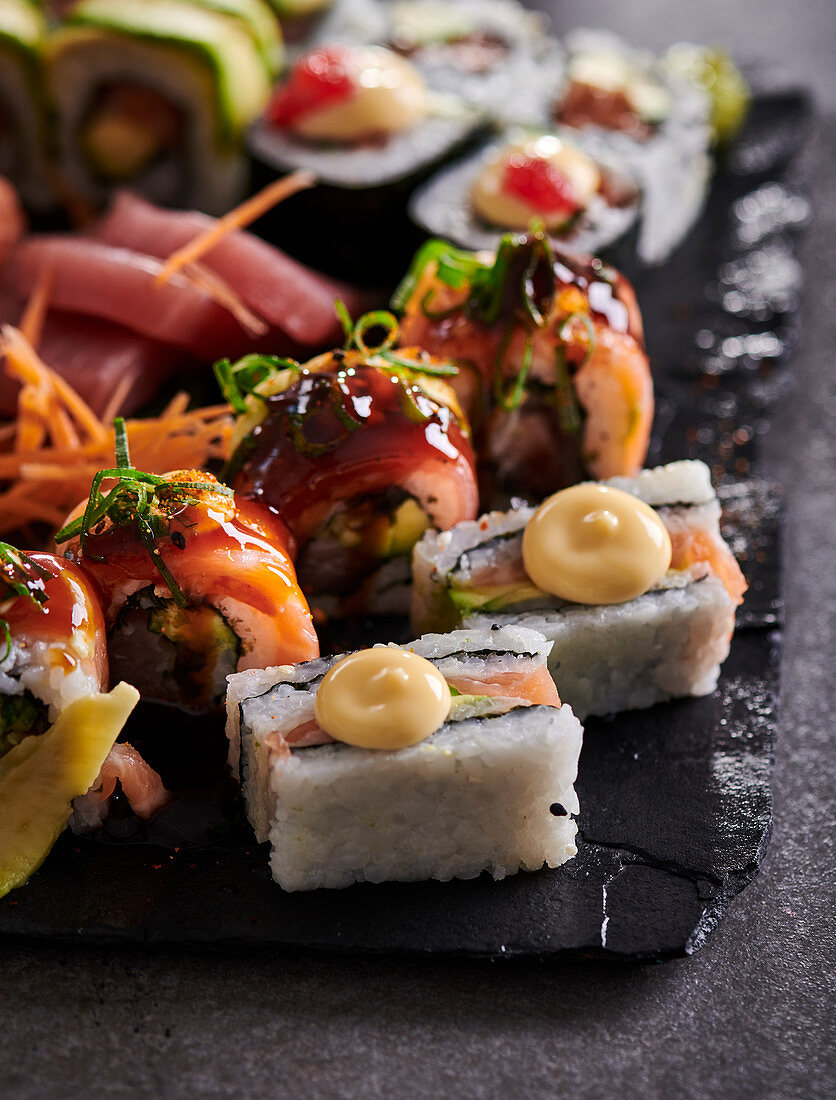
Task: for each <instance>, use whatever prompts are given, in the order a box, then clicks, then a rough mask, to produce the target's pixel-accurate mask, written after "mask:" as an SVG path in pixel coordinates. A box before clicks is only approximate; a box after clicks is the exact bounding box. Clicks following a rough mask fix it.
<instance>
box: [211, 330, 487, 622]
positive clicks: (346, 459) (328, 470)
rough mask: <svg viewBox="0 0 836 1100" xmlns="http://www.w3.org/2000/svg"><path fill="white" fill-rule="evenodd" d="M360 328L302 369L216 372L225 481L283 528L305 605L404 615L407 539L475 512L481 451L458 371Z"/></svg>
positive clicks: (285, 364)
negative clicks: (222, 401) (226, 398)
mask: <svg viewBox="0 0 836 1100" xmlns="http://www.w3.org/2000/svg"><path fill="white" fill-rule="evenodd" d="M369 316H370V317H371V319H372V320H373V321H374V320H375V318H376V315H374V314H372V315H369ZM384 320H385V321H386V323H389V324H392V325H394V318H393V317H391V315H386V316H385V317H384ZM363 324H364V322H363V320H362V319H361V321H359V322H358V328H357V329H356V330H355V334H356V336H355V339H356V337H357V336H359V340H358V341H357V342H356V343H355V344H354V346H352V347H350V348H349V349H348V350H342V349H341V350H336V351H332V352H326V353H325V354H324V355H321V356H318V357H317V358H316V359H313V360H311V361H310V362H308V363H306V364H304V365H301V364H298V363H293V362H291V361H289V360H283V361H282V360H273V361H270V360H266V359H262V360H254V359H252V358H251V359H250V360H242V361H241V362H240V363H239V364H237V365H236V366H235V367H231V366H229V365H228V364H226V365H225V366H224V367H221V368H220V369H221V375H222V378H223V380H224V385H225V388H226V392H227V393H228V394H229V395H230V397H232V399H233V401H237V403H239V408H240V411H241V415H240V417H239V420H238V424H237V428H236V434H235V436H234V440H237V446H236V447H235V450H234V452H233V454H232V457H231V459H230V461H229V463H228V467H227V470H226V474H225V476H226V479H227V480H228V481H229V482H230V484H232V486H233V487H234V488H235V490H236V493H237V494H238V495H239V497H248V498H252V499H254V500H255V501H258V502H260V503H261V504H262V505H267V506H268V507H269V508H270V509H272V510H273V511H274V512H275V513H276V514H278V515H280V516H281V517H282V519H283V521H284V522H285V523H286V524H287V526H288V528H289V529H290V531H291V533H292V535H293V536H294V538H295V539H296V542H297V545H298V547H299V552H298V558H297V570H298V573H299V580H300V583H301V585H302V587H303V589H304V590H305V592H306V593H307V595H308V596H309V598H310V599H311V601H312V602H313V603H315V604H317V605H318V606H320V607H321V608H322V609H323V610H325V611H327V612H328V613H330V614H338V613H343V612H371V613H381V614H393V613H405V612H406V610H407V609H408V603H409V555H410V553H411V551H412V547H413V545H414V544H415V542H416V541H417V540H418V538H420V536H421V534H422V533H423V532H424V531H425V530H427V529H428V528H429V527H439V528H442V529H445V528H447V527H451V526H452V525H453V524H455V523H457V522H459V520H461V519H472V518H473V517H474V516H475V515H476V512H477V510H478V493H477V486H476V473H475V460H474V456H473V449H472V447H471V443H470V434H469V429H468V427H467V423H466V421H465V419H464V417H463V415H462V412H461V409H460V408H459V405H458V402H457V400H456V397H455V394H454V393H453V391H452V389H451V388H450V386H449V385H448V382H449V380H450V378H451V376H453V375H454V374H455V368H454V367H451V366H450V365H449V364H448V363H444V362H437V361H435V360H433V359H432V358H431V357H430V356H428V355H426V354H424V353H422V352H420V351H419V350H418V349H414V348H413V349H403V350H400V351H398V352H393V351H392V350H391V346H390V342H391V341H392V340H393V338H394V333H393V332H390V333H389V336H388V337H387V340H386V341H385V342H384V343H383V344H382V345H381V346H379V347H377V348H373V349H370V348H369V347H367V345H366V344H365V342H364V339H363V335H362V333H363ZM250 372H253V373H250ZM248 377H249V381H252V382H253V383H254V384H253V385H249V381H248ZM241 385H243V386H244V387H245V389H246V388H249V389H250V395H249V396H248V397H246V398H243V397H242V396H241V394H240V392H238V393H236V387H240V386H241Z"/></svg>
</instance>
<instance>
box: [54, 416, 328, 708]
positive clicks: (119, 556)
mask: <svg viewBox="0 0 836 1100" xmlns="http://www.w3.org/2000/svg"><path fill="white" fill-rule="evenodd" d="M116 454H117V465H116V467H115V468H114V469H113V470H106V471H102V472H100V473H99V474H97V475H96V478H95V479H94V481H93V486H92V488H91V492H90V497H89V499H88V500H87V501H86V502H85V503H84V505H83V506H82V509H83V510H82V513H81V514H80V515H79V516H78V518H76V519H74V520H73V521H71V522H70V523H69V524H67V526H65V527H64V528H63V529H62V530H61V531H59V532H58V534H57V535H56V542H58V543H59V544H61V545H63V547H64V553H65V554H66V556H67V558H68V559H69V560H71V561H73V562H75V563H77V564H78V565H79V566H81V567H82V568H83V569H84V571H85V572H86V573H87V574H88V576H90V577H92V578H93V580H94V581H95V583H96V585H97V586H98V589H99V591H100V592H101V595H102V603H103V607H104V612H105V616H106V621H107V631H108V634H107V637H108V649H109V655H110V668H111V678H112V679H114V678H119V677H123V678H126V679H128V680H130V682H131V683H133V684H135V685H136V686H137V687H138V688H139V689H140V691H141V692H142V695H143V698H145V699H148V700H152V701H155V702H159V703H163V704H167V705H170V706H177V707H180V708H182V709H184V710H187V711H190V712H192V713H205V712H209V711H212V710H213V709H215V708H216V707H218V706H219V705H220V704H221V703H222V701H223V696H224V689H225V684H226V677H227V675H229V674H230V673H232V672H235V671H239V670H241V669H245V668H252V667H255V666H259V667H261V666H263V665H274V664H282V663H285V662H293V661H300V660H307V659H309V658H311V657H314V656H316V655H317V654H318V652H319V647H318V643H317V639H316V634H315V632H314V629H313V626H312V624H311V618H310V614H309V611H308V605H307V603H306V602H305V598H304V597H303V595H302V593H301V592H300V591H299V588H298V586H297V584H296V574H295V571H294V568H293V563H292V560H291V557H290V553H289V549H288V548H289V546H290V540H289V539H288V536H287V533H286V531H285V530H284V528H283V526H282V525H281V523H280V522H279V521H278V520H277V519H276V517H275V516H274V515H272V514H271V513H270V512H269V511H268V510H267V509H266V508H264V507H263V506H261V505H259V504H258V503H256V502H254V501H251V500H242V499H236V497H235V496H234V495H233V493H232V491H231V490H230V489H228V488H227V487H226V486H224V485H221V484H219V482H218V481H217V480H216V479H215V478H214V477H212V475H211V474H208V473H204V472H202V471H199V470H180V471H176V472H174V473H170V474H167V475H165V476H156V475H152V474H146V473H143V472H142V471H139V470H135V469H133V468H132V467H131V466H130V461H129V458H128V452H127V440H126V437H125V435H124V426H123V425H122V424H121V422H119V421H117V450H116ZM111 478H112V479H114V481H113V482H111V480H110V479H111Z"/></svg>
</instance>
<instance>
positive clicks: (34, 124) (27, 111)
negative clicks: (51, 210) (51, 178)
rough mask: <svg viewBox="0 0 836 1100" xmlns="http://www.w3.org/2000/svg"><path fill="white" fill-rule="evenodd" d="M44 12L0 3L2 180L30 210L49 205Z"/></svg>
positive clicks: (19, 0)
mask: <svg viewBox="0 0 836 1100" xmlns="http://www.w3.org/2000/svg"><path fill="white" fill-rule="evenodd" d="M45 39H46V24H45V22H44V17H43V13H42V12H41V11H40V9H39V8H38V7H37V6H36V5H35V4H34V3H31V2H30V0H0V176H6V177H7V178H8V179H10V180H11V181H12V183H13V184H14V185H15V187H17V189H18V190H19V191H20V192H21V194H22V196H23V197H24V199H25V200H26V202H27V203H28V204H29V205H30V206H33V207H44V206H47V205H48V204H49V202H50V198H51V192H50V188H49V186H48V181H47V174H46V162H45V157H44V149H45V137H46V135H45V117H44V104H43V77H42V71H41V51H42V49H43V45H44V41H45Z"/></svg>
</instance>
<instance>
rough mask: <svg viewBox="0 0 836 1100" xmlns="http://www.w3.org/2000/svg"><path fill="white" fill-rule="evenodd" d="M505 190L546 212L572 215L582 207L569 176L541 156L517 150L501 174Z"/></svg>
mask: <svg viewBox="0 0 836 1100" xmlns="http://www.w3.org/2000/svg"><path fill="white" fill-rule="evenodd" d="M502 176H503V178H502V186H503V190H504V191H505V192H506V193H507V194H509V195H513V196H514V197H515V198H518V199H521V200H522V201H523V202H525V203H527V204H528V205H529V206H532V207H534V208H535V209H537V210H542V211H543V212H544V213H547V214H552V213H561V214H567V215H568V214H573V213H574V212H575V211H576V210H579V209H580V204H579V203H578V201H577V199H576V198H575V195H574V193H573V191H572V186H571V184H570V182H569V180H568V179H567V178H566V176H565V175H564V174H563V173H562V172H561V171H560V170H559V169H557V168H555V167H554V165H552V164H549V162H548V161H547V160H545V159H544V158H542V157H533V156H526V155H525V154H523V153H515V154H514V155H513V156H511V157H509V158H508V161H507V163H506V164H505V165H504V168H503V174H502Z"/></svg>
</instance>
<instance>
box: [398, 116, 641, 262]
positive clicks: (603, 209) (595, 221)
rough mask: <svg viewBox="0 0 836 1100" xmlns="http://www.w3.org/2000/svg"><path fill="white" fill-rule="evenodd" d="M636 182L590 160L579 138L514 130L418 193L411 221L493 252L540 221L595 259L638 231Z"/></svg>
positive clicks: (613, 159)
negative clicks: (508, 235)
mask: <svg viewBox="0 0 836 1100" xmlns="http://www.w3.org/2000/svg"><path fill="white" fill-rule="evenodd" d="M640 204H641V195H640V190H639V186H638V182H637V180H636V178H635V176H633V175H632V173H631V172H630V171H629V170H628V169H627V167H626V165H625V164H624V162H623V161H621V160H619V158H618V157H617V156H615V155H612V154H609V155H608V154H606V153H603V154H601V155H600V156H597V157H595V156H590V155H589V154H588V153H586V152H585V151H584V148H583V137H582V136H580V140H578V135H573V132H572V131H568V132H565V131H564V132H563V133H545V132H539V133H538V132H526V131H516V132H514V131H512V132H510V133H509V134H507V135H506V136H505V138H504V140H502V141H500V142H497V143H494V144H492V145H490V146H488V147H487V148H486V149H484V150H482V151H481V152H480V153H476V154H474V155H473V156H471V157H468V158H466V159H465V160H462V161H460V162H459V163H457V164H455V165H453V166H452V167H451V168H447V169H445V170H443V171H442V172H440V173H439V174H438V175H437V176H435V177H434V178H433V179H432V180H430V182H429V183H427V184H426V185H425V186H424V187H422V188H421V189H420V190H419V191H417V192H416V193H415V194H414V195H413V197H412V199H411V201H410V206H409V211H410V214H411V216H412V217H413V218H414V220H415V221H417V222H418V224H419V225H421V226H423V228H424V229H426V230H427V232H428V233H430V234H431V235H432V236H435V237H444V238H446V239H447V240H450V241H452V242H453V243H454V244H457V245H459V246H461V247H462V248H470V249H483V248H490V249H496V247H497V246H498V244H499V239H500V237H501V235H502V233H503V232H504V231H506V230H508V229H513V230H516V231H519V232H522V231H524V230H526V229H528V227H529V225H530V224H531V223H532V221H535V220H536V221H539V222H540V223H541V224H542V225H543V227H544V228H545V230H546V233H547V235H548V236H549V238H550V239H551V240H554V241H559V242H561V243H563V244H565V245H566V246H567V247H571V248H572V249H576V250H578V251H581V252H595V253H598V252H600V251H602V250H603V249H605V248H607V247H610V246H612V245H613V244H614V243H615V242H616V241H619V240H620V239H621V238H623V237H624V235H625V234H626V233H627V232H628V231H629V230H630V228H631V227H632V226H633V225H634V224H635V222H636V219H637V217H638V213H639V208H640Z"/></svg>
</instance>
